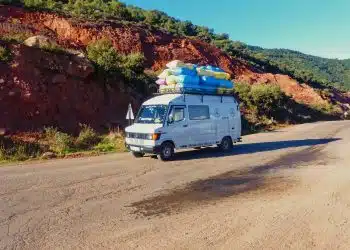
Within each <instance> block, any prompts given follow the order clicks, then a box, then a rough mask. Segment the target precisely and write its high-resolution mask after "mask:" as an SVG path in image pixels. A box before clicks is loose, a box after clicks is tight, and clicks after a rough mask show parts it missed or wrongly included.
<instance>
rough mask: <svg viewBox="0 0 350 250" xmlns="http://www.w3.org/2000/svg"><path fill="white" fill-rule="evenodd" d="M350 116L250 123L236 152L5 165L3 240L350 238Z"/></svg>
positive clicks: (278, 243) (224, 242)
mask: <svg viewBox="0 0 350 250" xmlns="http://www.w3.org/2000/svg"><path fill="white" fill-rule="evenodd" d="M349 149H350V122H346V121H343V122H325V123H315V124H304V125H300V126H294V127H290V128H287V129H283V130H279V131H275V132H271V133H262V134H257V135H250V136H246V137H244V143H242V144H240V145H236V146H235V148H234V150H233V151H232V153H230V154H221V153H219V152H217V151H216V150H214V149H208V150H204V151H186V152H181V153H179V154H178V156H177V159H176V161H173V162H169V163H163V162H160V161H158V160H155V159H152V158H143V159H137V160H136V159H133V158H132V157H131V156H130V155H129V154H114V155H107V156H101V157H93V158H85V159H71V160H58V161H50V162H43V163H36V164H25V165H17V166H16V165H14V166H5V167H1V168H0V249H63V248H64V249H71V248H74V249H76V248H84V249H86V248H89V249H99V248H112V249H130V248H138V249H165V248H167V249H175V248H176V249H203V248H221V249H261V248H265V249H266V248H268V249H285V248H291V249H310V248H315V249H320V248H321V249H335V248H340V249H348V247H349V245H350V222H349V220H350V195H349V194H350V151H349Z"/></svg>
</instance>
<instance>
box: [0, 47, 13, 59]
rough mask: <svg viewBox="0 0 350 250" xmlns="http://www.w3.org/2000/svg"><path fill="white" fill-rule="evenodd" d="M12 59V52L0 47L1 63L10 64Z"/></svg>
mask: <svg viewBox="0 0 350 250" xmlns="http://www.w3.org/2000/svg"><path fill="white" fill-rule="evenodd" d="M10 59H11V51H10V50H9V49H7V48H6V47H4V46H1V45H0V62H8V61H10Z"/></svg>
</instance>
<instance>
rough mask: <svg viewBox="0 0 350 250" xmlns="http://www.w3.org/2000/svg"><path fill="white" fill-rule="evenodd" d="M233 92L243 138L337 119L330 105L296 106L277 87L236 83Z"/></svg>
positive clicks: (295, 103) (297, 104) (299, 104)
mask: <svg viewBox="0 0 350 250" xmlns="http://www.w3.org/2000/svg"><path fill="white" fill-rule="evenodd" d="M235 92H236V95H237V96H238V98H239V100H240V102H241V109H242V110H243V115H244V116H243V122H242V126H243V132H244V134H248V133H254V132H258V131H261V130H266V129H270V128H271V129H272V128H274V127H276V126H281V125H284V124H285V125H287V124H293V123H300V122H311V121H316V120H328V119H337V115H336V114H335V112H336V110H335V106H334V105H332V104H331V103H326V102H325V103H324V104H319V105H318V106H314V107H310V106H307V105H304V104H301V103H297V102H295V101H294V100H293V99H292V98H290V97H289V96H287V95H286V94H285V93H284V92H283V91H282V90H281V89H280V87H279V86H277V85H272V86H271V85H264V84H258V85H249V84H247V83H236V84H235Z"/></svg>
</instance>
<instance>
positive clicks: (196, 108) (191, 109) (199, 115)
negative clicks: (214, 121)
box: [188, 105, 210, 120]
mask: <svg viewBox="0 0 350 250" xmlns="http://www.w3.org/2000/svg"><path fill="white" fill-rule="evenodd" d="M188 114H189V118H190V120H207V119H210V114H209V106H205V105H190V106H188Z"/></svg>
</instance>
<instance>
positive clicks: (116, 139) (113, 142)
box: [94, 133, 126, 152]
mask: <svg viewBox="0 0 350 250" xmlns="http://www.w3.org/2000/svg"><path fill="white" fill-rule="evenodd" d="M94 149H95V150H96V151H98V152H125V151H126V148H125V144H124V137H123V136H122V135H121V134H118V133H110V134H109V135H108V136H105V137H104V138H103V140H102V141H101V142H100V143H98V144H97V145H96V146H95V147H94Z"/></svg>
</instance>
